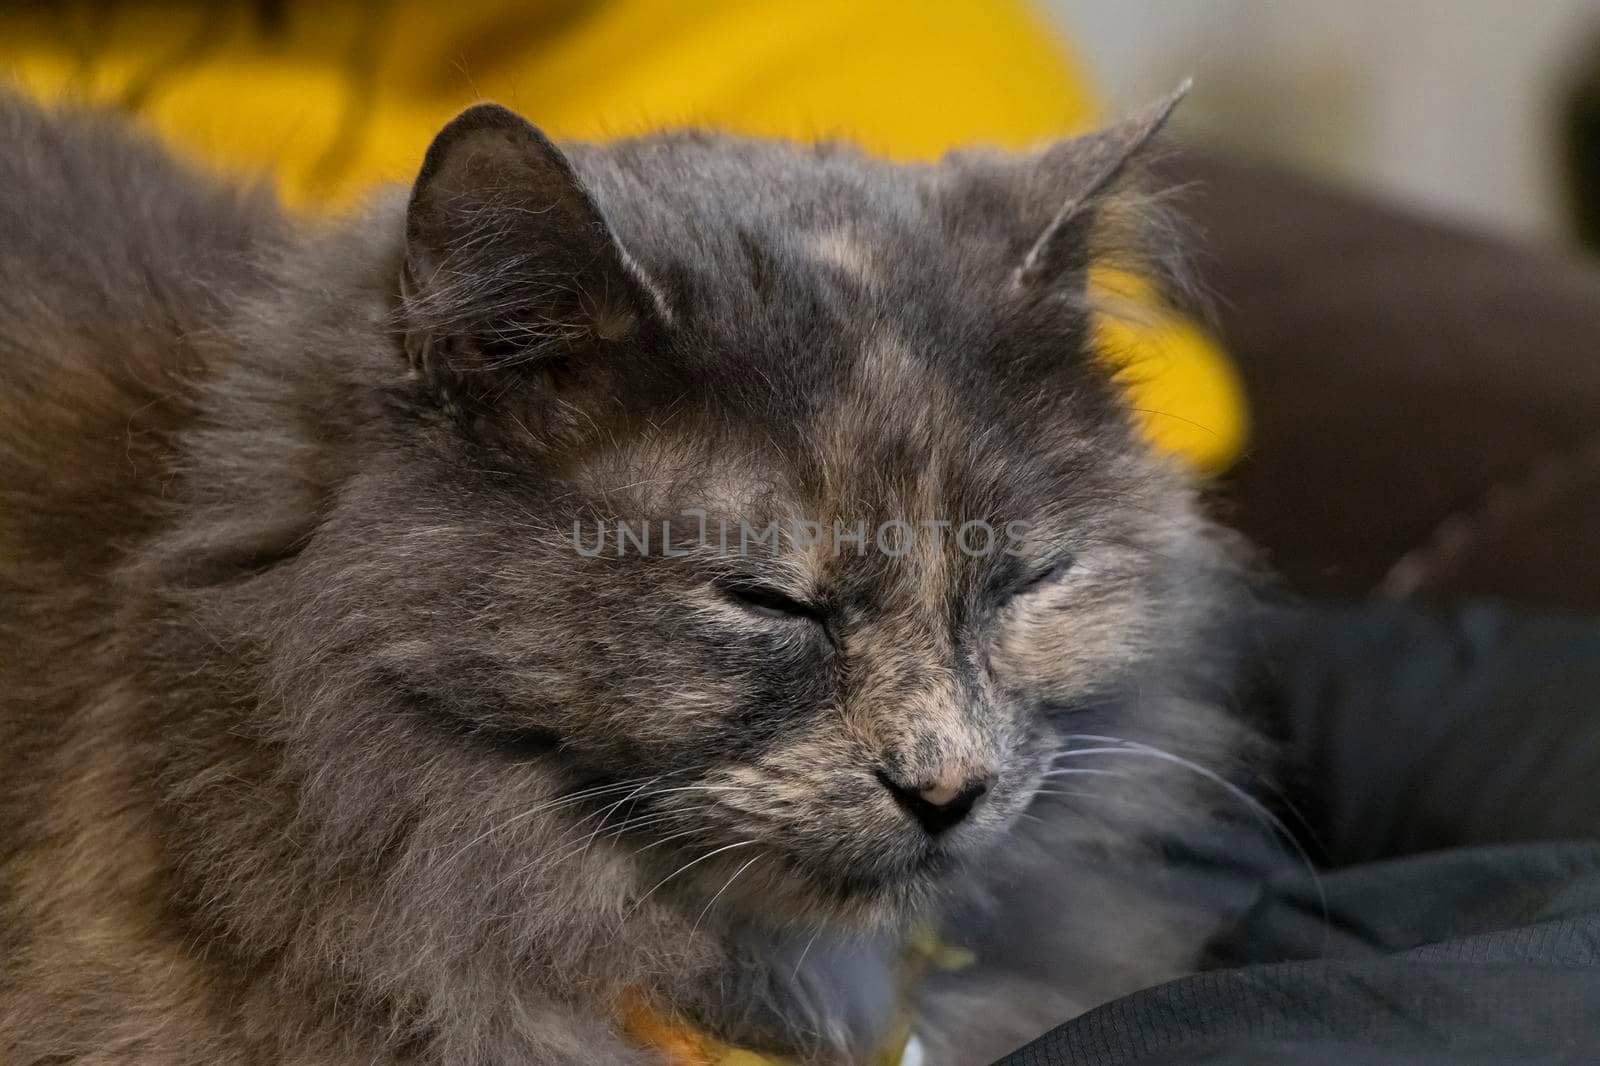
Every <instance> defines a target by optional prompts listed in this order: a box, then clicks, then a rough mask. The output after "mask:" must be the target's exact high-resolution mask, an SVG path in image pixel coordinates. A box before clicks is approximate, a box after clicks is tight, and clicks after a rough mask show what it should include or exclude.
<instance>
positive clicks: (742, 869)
mask: <svg viewBox="0 0 1600 1066" xmlns="http://www.w3.org/2000/svg"><path fill="white" fill-rule="evenodd" d="M766 857H767V853H766V852H764V851H763V852H759V853H757V854H756V855H754V856H752V857H751V858H750V859H749V861H747V862H746V863H745V864H744V865H743V866H741V867H739V868H738V869H737V870H735V871H733V876H732V877H730V878H728V880H727V881H726V882H724V883H723V886H722V887H721V888H719V889H717V894H716V895H715V896H712V897H711V902H709V903H707V904H706V905H705V906H704V907H703V908H701V910H700V916H699V917H698V918H696V919H695V920H694V925H692V926H690V927H689V935H690V936H694V934H695V933H696V932H698V931H699V929H700V923H701V922H703V921H705V920H706V915H707V914H709V913H710V912H711V908H712V907H714V906H715V905H716V902H717V900H719V899H721V898H722V894H723V893H724V892H726V891H728V889H730V888H732V887H733V883H734V881H736V880H738V878H739V875H740V874H742V873H744V872H745V871H746V870H748V869H750V867H751V866H753V865H755V864H756V863H757V862H759V861H760V860H762V859H764V858H766Z"/></svg>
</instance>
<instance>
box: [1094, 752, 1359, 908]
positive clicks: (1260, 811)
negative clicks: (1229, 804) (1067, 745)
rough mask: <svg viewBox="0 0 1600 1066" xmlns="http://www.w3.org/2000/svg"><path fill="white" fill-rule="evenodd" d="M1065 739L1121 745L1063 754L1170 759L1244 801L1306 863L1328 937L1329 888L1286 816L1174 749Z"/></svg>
mask: <svg viewBox="0 0 1600 1066" xmlns="http://www.w3.org/2000/svg"><path fill="white" fill-rule="evenodd" d="M1065 739H1067V740H1087V741H1090V742H1093V743H1096V744H1114V745H1119V746H1118V747H1105V748H1080V749H1077V750H1076V751H1073V752H1069V753H1063V754H1076V755H1093V754H1111V755H1144V756H1147V757H1149V758H1152V759H1160V760H1161V761H1163V762H1168V763H1171V764H1173V765H1174V766H1180V767H1182V768H1183V769H1185V770H1189V771H1191V772H1193V773H1196V774H1199V775H1200V776H1201V777H1203V778H1205V779H1206V780H1207V781H1210V782H1211V783H1213V784H1215V785H1217V786H1218V787H1219V788H1222V789H1223V790H1225V791H1226V792H1227V793H1228V794H1229V795H1230V796H1232V797H1233V798H1234V799H1236V800H1238V801H1239V802H1240V803H1242V804H1244V806H1245V808H1246V809H1247V810H1249V811H1250V812H1251V814H1253V815H1254V816H1255V817H1256V818H1257V819H1258V820H1260V821H1261V822H1262V823H1263V824H1264V825H1266V826H1267V827H1268V828H1269V829H1271V830H1275V831H1276V835H1277V836H1279V837H1281V838H1282V839H1283V840H1285V841H1287V842H1288V844H1289V846H1290V847H1291V848H1293V849H1294V853H1295V854H1296V855H1297V856H1298V857H1299V859H1300V862H1301V864H1302V865H1304V866H1305V868H1306V872H1307V873H1308V874H1310V875H1311V883H1312V885H1313V886H1314V887H1315V888H1316V890H1317V902H1318V904H1319V906H1320V907H1321V911H1322V922H1323V927H1324V928H1323V936H1324V938H1326V936H1327V925H1328V922H1329V919H1330V916H1329V910H1328V894H1327V891H1326V889H1324V888H1323V884H1322V875H1321V874H1319V873H1318V872H1317V867H1316V864H1315V863H1313V862H1312V861H1311V856H1310V855H1308V854H1307V853H1306V849H1305V848H1304V847H1302V846H1301V844H1300V841H1299V840H1297V839H1295V835H1294V834H1293V833H1291V832H1289V827H1288V826H1286V825H1284V824H1283V819H1281V818H1279V817H1278V816H1277V815H1275V814H1273V813H1272V812H1271V811H1270V810H1268V809H1267V808H1266V806H1265V805H1264V804H1262V803H1261V801H1260V800H1258V799H1256V798H1255V797H1254V796H1252V795H1250V793H1248V792H1246V791H1245V790H1244V789H1242V788H1240V787H1239V786H1238V785H1235V784H1234V783H1233V782H1232V781H1229V780H1228V779H1227V778H1225V777H1223V776H1222V775H1221V774H1219V773H1217V772H1216V771H1215V770H1211V769H1208V768H1206V767H1204V766H1201V765H1200V764H1199V763H1197V762H1194V761H1192V760H1190V759H1185V758H1184V757H1183V756H1181V755H1174V754H1173V753H1172V752H1170V751H1167V750H1166V749H1164V748H1158V747H1156V746H1154V745H1152V744H1144V743H1141V742H1139V741H1136V740H1124V739H1122V738H1121V737H1108V736H1100V735H1097V734H1094V733H1071V734H1068V735H1067V736H1066V738H1065Z"/></svg>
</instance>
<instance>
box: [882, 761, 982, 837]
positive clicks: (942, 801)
mask: <svg viewBox="0 0 1600 1066" xmlns="http://www.w3.org/2000/svg"><path fill="white" fill-rule="evenodd" d="M878 780H879V781H882V782H883V786H884V787H885V788H887V789H888V790H889V793H890V794H891V795H892V796H894V798H895V802H897V803H898V804H900V806H901V807H902V808H904V809H905V811H906V813H908V814H910V815H911V816H912V817H914V818H915V819H916V820H917V821H918V822H920V823H922V827H923V828H924V829H926V830H927V831H928V832H929V833H932V834H935V835H937V834H939V833H943V832H944V831H945V830H947V829H952V828H954V827H955V826H956V825H958V824H960V823H961V822H962V821H963V820H965V818H966V817H967V815H968V814H970V813H972V808H973V807H974V806H976V805H977V803H978V801H979V800H981V799H982V798H983V796H984V794H985V793H987V792H988V791H989V786H990V785H991V784H993V777H992V776H990V775H983V776H979V777H974V778H969V779H968V780H966V781H963V782H961V783H960V784H951V783H949V782H939V783H937V784H934V785H929V786H927V787H925V788H908V787H906V786H904V785H901V784H900V783H898V782H897V781H895V780H894V779H893V778H891V777H889V775H888V774H885V773H882V772H880V773H879V774H878Z"/></svg>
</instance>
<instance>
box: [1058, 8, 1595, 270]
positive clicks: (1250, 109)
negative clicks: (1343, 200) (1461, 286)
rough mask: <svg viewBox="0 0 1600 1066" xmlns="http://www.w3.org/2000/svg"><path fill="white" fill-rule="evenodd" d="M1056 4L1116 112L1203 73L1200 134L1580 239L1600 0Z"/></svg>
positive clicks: (1192, 122) (1517, 229) (1190, 128)
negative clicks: (1574, 113)
mask: <svg viewBox="0 0 1600 1066" xmlns="http://www.w3.org/2000/svg"><path fill="white" fill-rule="evenodd" d="M1044 7H1045V9H1046V10H1047V11H1048V13H1049V16H1050V17H1051V18H1052V20H1053V21H1054V22H1055V23H1056V24H1057V25H1058V26H1059V27H1060V28H1061V31H1062V32H1063V33H1064V34H1065V35H1067V36H1068V37H1070V39H1071V40H1072V41H1073V42H1074V45H1075V47H1076V49H1077V52H1078V54H1079V55H1080V56H1081V57H1082V60H1083V62H1084V64H1085V66H1086V67H1087V69H1088V71H1089V72H1090V75H1091V77H1092V78H1093V80H1094V82H1095V83H1096V84H1097V85H1098V86H1099V87H1100V89H1101V91H1102V92H1103V93H1104V94H1105V96H1106V98H1107V100H1108V101H1109V102H1110V104H1111V105H1112V106H1113V107H1114V108H1117V109H1121V108H1126V107H1131V106H1134V105H1135V104H1136V103H1137V102H1138V101H1141V100H1146V99H1149V98H1150V97H1152V96H1153V95H1156V94H1158V93H1160V92H1162V91H1164V90H1165V87H1167V86H1170V85H1172V84H1173V83H1174V82H1175V81H1176V80H1177V79H1178V78H1180V77H1182V76H1183V75H1185V74H1193V75H1194V76H1195V81H1196V86H1195V91H1194V94H1193V96H1192V98H1191V99H1190V100H1189V101H1188V103H1187V104H1186V105H1185V107H1184V109H1183V111H1182V112H1181V113H1180V115H1179V116H1178V124H1179V125H1180V126H1181V127H1182V129H1183V130H1184V131H1185V133H1187V134H1188V135H1190V136H1192V137H1193V138H1195V139H1197V140H1201V141H1204V142H1206V143H1211V144H1218V145H1227V146H1230V147H1232V148H1235V149H1238V150H1240V151H1242V152H1248V153H1251V154H1255V155H1259V156H1263V157H1267V158H1274V159H1281V160H1285V161H1288V162H1292V163H1294V164H1296V165H1297V166H1300V167H1304V168H1305V169H1307V170H1309V171H1312V172H1314V173H1317V174H1322V175H1326V176H1327V177H1329V178H1330V179H1335V180H1337V181H1339V182H1342V183H1346V184H1349V185H1352V186H1355V187H1360V188H1366V189H1370V190H1372V191H1373V192H1375V193H1377V194H1381V195H1383V196H1386V197H1390V198H1392V199H1394V200H1395V201H1397V202H1400V203H1403V204H1406V205H1408V206H1412V207H1415V208H1417V209H1420V210H1423V211H1427V212H1430V213H1435V214H1437V215H1439V216H1442V217H1446V218H1451V219H1457V220H1460V221H1463V222H1468V223H1473V224H1478V225H1481V226H1484V227H1487V228H1489V229H1492V230H1495V231H1497V232H1503V233H1507V234H1515V235H1518V236H1525V237H1532V238H1550V239H1558V240H1561V239H1566V238H1567V237H1568V235H1569V234H1570V225H1571V217H1570V214H1569V212H1570V209H1571V204H1570V202H1569V199H1568V193H1569V188H1568V184H1567V183H1568V181H1569V179H1570V175H1569V174H1568V173H1567V172H1566V170H1565V167H1566V163H1565V161H1564V152H1565V151H1566V146H1565V144H1564V143H1563V139H1562V138H1563V136H1564V135H1565V134H1566V133H1567V132H1568V131H1567V128H1566V124H1567V122H1568V121H1570V109H1572V108H1574V107H1576V106H1577V101H1576V100H1575V94H1576V93H1577V92H1578V91H1579V87H1580V85H1581V84H1583V83H1584V82H1585V80H1586V79H1588V80H1589V84H1590V85H1595V84H1600V0H1527V2H1511V0H1338V2H1328V3H1323V2H1316V0H1116V2H1113V3H1106V2H1103V0H1044ZM1590 92H1591V93H1593V92H1596V90H1594V89H1590ZM1590 106H1591V107H1596V108H1597V109H1600V104H1595V103H1591V104H1590ZM1596 114H1600V111H1597V112H1596ZM1594 121H1600V117H1596V118H1595V119H1594Z"/></svg>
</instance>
